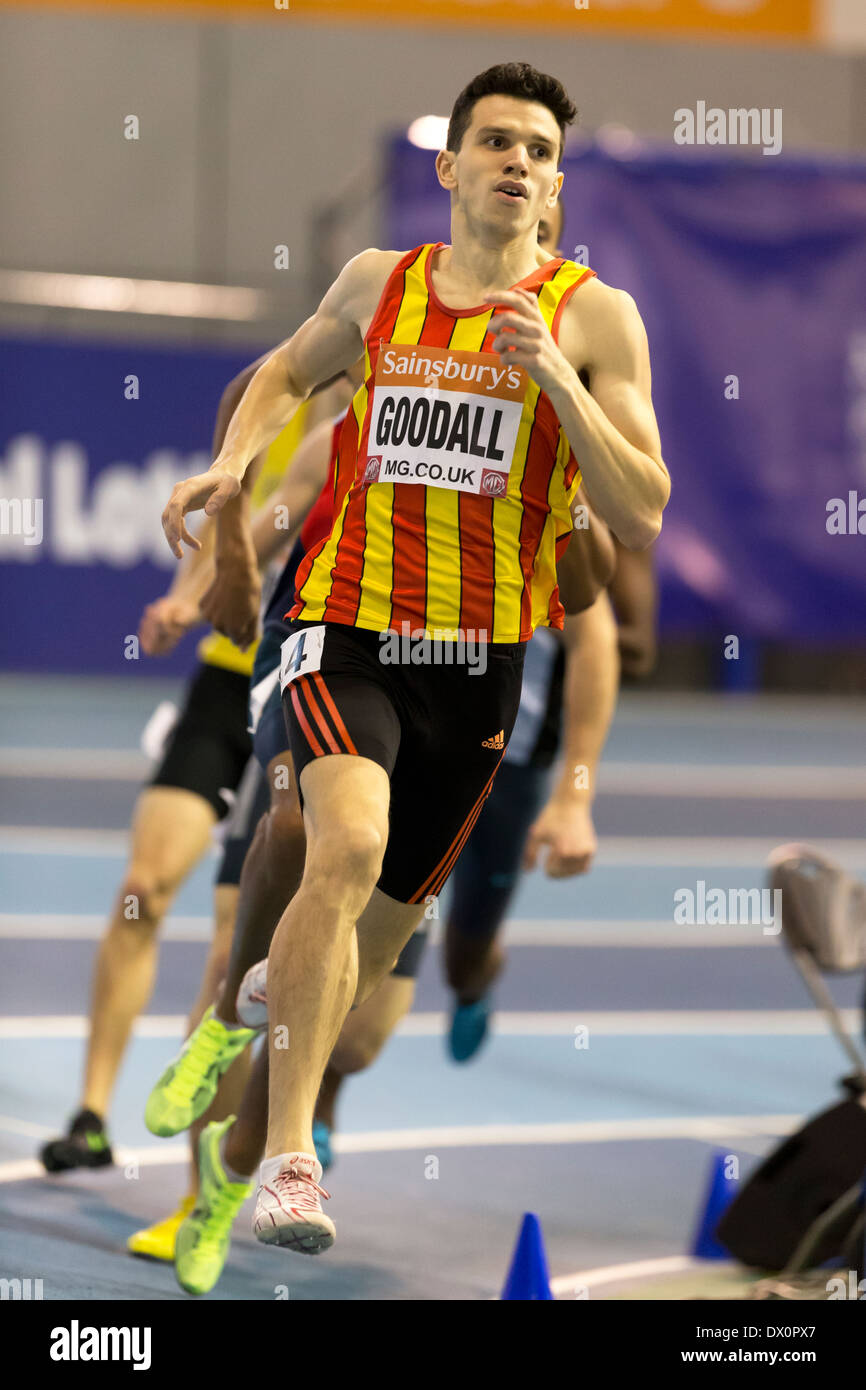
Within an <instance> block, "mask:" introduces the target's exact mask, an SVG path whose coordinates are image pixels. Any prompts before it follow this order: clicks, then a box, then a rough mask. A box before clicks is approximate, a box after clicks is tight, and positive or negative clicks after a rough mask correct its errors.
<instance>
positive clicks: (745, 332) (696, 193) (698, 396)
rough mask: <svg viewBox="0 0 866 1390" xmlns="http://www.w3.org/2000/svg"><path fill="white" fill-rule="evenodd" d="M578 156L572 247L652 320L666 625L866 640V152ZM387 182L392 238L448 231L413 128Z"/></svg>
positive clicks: (704, 631) (396, 149)
mask: <svg viewBox="0 0 866 1390" xmlns="http://www.w3.org/2000/svg"><path fill="white" fill-rule="evenodd" d="M563 167H564V171H565V184H564V187H563V194H562V198H563V203H564V206H565V213H566V224H565V231H564V234H563V239H562V240H563V248H562V249H563V250H564V251H565V254H566V255H569V256H573V257H574V259H577V260H581V261H584V262H585V263H587V264H589V265H591V266H592V267H593V269H594V270H596V271H597V272H598V274H599V275H600V276H601V278H602V279H603V280H605V281H606V282H608V283H609V284H612V285H615V286H617V287H619V288H621V289H625V290H628V291H629V293H630V294H632V295H633V296H634V298H635V300H636V301H637V305H638V308H639V309H640V312H641V314H642V316H643V319H644V322H645V323H646V326H647V332H648V335H649V342H650V350H651V354H652V366H653V397H654V401H655V406H656V411H657V414H658V418H659V425H660V428H661V436H662V446H663V450H664V457H665V460H666V462H667V464H668V466H669V468H670V471H671V475H672V478H673V495H672V499H671V503H670V505H669V508H668V511H667V513H666V519H665V526H664V530H663V533H662V537H661V539H660V542H659V548H658V555H659V569H660V576H661V581H662V625H663V629H664V630H665V631H666V632H667V633H669V634H671V633H674V632H677V633H691V634H700V635H710V634H717V633H719V632H721V633H724V634H727V633H734V634H737V635H739V636H741V637H762V638H778V639H782V640H786V641H790V642H794V643H797V642H810V641H813V640H820V639H823V638H826V639H834V638H838V639H844V640H856V641H859V640H862V639H863V636H864V634H866V166H863V165H860V164H858V165H852V164H850V163H842V162H827V163H811V162H801V161H791V160H787V159H786V158H785V157H784V156H781V157H773V158H767V157H759V158H756V159H744V158H731V157H730V156H729V155H727V154H726V153H725V154H722V155H720V156H715V155H714V156H713V157H711V158H708V157H695V156H691V155H689V156H688V157H683V158H674V157H672V156H671V155H670V154H669V153H665V154H663V155H659V154H657V153H654V152H649V153H648V152H646V151H642V152H638V153H636V154H635V155H633V156H632V157H620V158H616V157H614V156H612V155H610V154H608V153H606V152H604V151H602V150H600V149H598V148H594V147H591V148H588V149H586V150H585V151H582V152H580V153H575V154H571V155H568V156H566V159H565V162H564V166H563ZM387 189H388V227H387V230H388V236H387V241H386V244H387V245H389V246H394V247H410V246H417V245H419V244H420V243H422V242H425V241H445V242H447V241H448V240H449V209H448V197H447V194H446V193H444V192H443V191H442V189H441V188H440V187H439V185H438V183H437V181H436V177H435V173H434V170H433V154H432V153H431V152H430V151H427V150H420V149H417V148H415V147H414V146H412V145H410V144H408V143H407V142H406V141H404V140H400V141H395V142H394V144H393V145H392V146H391V148H390V152H389V159H388V171H387ZM576 248H577V249H576ZM578 293H579V291H578ZM834 499H835V501H834ZM858 522H859V525H860V526H861V528H862V533H858V530H857V527H858ZM852 532H853V533H852Z"/></svg>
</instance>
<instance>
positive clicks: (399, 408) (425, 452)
mask: <svg viewBox="0 0 866 1390" xmlns="http://www.w3.org/2000/svg"><path fill="white" fill-rule="evenodd" d="M528 381H529V378H528V376H527V374H526V372H525V371H524V370H523V368H522V367H514V366H511V367H509V366H505V365H504V364H503V362H502V361H501V359H500V357H499V356H498V354H497V353H495V352H460V351H457V350H452V349H449V348H433V347H403V346H400V345H398V344H394V343H384V344H383V345H382V348H381V350H380V352H379V360H378V363H377V365H376V376H375V381H374V388H373V410H372V414H371V417H370V432H369V436H368V444H367V466H366V471H365V473H364V479H363V481H364V485H365V486H368V485H369V484H371V483H424V484H426V485H427V486H428V487H444V488H450V489H452V490H454V491H457V492H473V493H476V494H477V495H478V496H481V497H504V496H505V493H506V490H507V488H508V474H509V471H510V469H511V465H512V462H513V460H514V449H515V446H516V444H517V432H518V430H519V428H520V418H521V415H522V413H523V400H524V397H525V395H526V388H527V384H528Z"/></svg>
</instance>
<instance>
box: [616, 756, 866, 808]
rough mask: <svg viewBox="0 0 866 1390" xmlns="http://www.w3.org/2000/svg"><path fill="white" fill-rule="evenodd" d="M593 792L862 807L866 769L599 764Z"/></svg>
mask: <svg viewBox="0 0 866 1390" xmlns="http://www.w3.org/2000/svg"><path fill="white" fill-rule="evenodd" d="M598 790H599V791H600V792H601V793H602V794H604V793H605V792H606V793H608V794H611V795H617V796H681V797H701V798H704V797H708V798H711V799H712V800H728V799H741V800H747V801H769V800H776V799H778V798H782V799H783V800H788V799H794V800H796V799H800V798H802V799H803V800H809V801H864V800H866V769H864V768H862V767H827V766H826V765H822V766H817V765H815V766H807V765H802V766H796V765H795V766H791V765H784V766H781V767H779V766H767V765H762V764H757V765H756V764H755V763H615V762H608V763H605V762H602V764H601V766H600V768H599V774H598Z"/></svg>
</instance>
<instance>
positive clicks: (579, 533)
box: [556, 492, 616, 613]
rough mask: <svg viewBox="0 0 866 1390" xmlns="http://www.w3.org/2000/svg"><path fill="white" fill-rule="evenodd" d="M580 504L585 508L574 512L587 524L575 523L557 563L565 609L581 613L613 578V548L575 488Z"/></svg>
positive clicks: (608, 535)
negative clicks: (575, 525) (578, 525)
mask: <svg viewBox="0 0 866 1390" xmlns="http://www.w3.org/2000/svg"><path fill="white" fill-rule="evenodd" d="M578 499H579V505H580V506H581V507H583V508H584V510H583V511H581V512H579V513H578V510H577V507H574V508H573V514H574V515H575V516H578V517H579V519H580V521H581V522H583V521H586V523H587V525H586V526H580V527H575V530H574V534H573V535H572V537H571V539H570V540H569V542H568V545H567V546H566V548H565V553H564V555H563V556H562V557H561V558H560V560H559V563H558V564H557V566H556V578H557V582H558V584H559V597H560V601H561V603H562V606H563V608H564V609H565V611H566V613H582V612H583V611H584V609H585V608H589V607H590V605H591V604H593V603H595V600H596V599H597V598H598V595H599V594H600V593H601V591H602V589H606V588H607V586H608V584H609V583H610V582H611V580H612V578H613V573H614V569H615V567H616V551H615V550H614V544H613V538H612V537H611V534H610V532H609V530H608V529H607V527H606V526H605V524H604V522H603V521H599V519H598V517H597V516H595V515H594V513H593V511H592V509H591V508H590V507H588V506H587V505H586V502H585V499H584V498H583V496H582V493H581V492H578Z"/></svg>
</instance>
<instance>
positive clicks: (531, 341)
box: [489, 280, 670, 550]
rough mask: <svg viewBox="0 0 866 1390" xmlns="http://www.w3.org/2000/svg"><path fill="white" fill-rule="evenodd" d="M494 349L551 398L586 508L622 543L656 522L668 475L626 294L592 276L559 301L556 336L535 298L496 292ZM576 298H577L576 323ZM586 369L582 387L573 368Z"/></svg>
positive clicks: (633, 543)
mask: <svg viewBox="0 0 866 1390" xmlns="http://www.w3.org/2000/svg"><path fill="white" fill-rule="evenodd" d="M496 302H497V305H499V304H502V305H503V306H504V312H500V311H498V310H497V313H496V314H494V316H493V317H492V318H491V320H490V324H489V329H490V331H491V332H493V333H494V334H495V337H494V341H493V349H494V351H495V352H498V353H500V354H501V355H502V357H503V361H507V362H513V363H515V364H516V365H517V366H520V367H524V368H525V369H526V371H527V372H528V373H529V375H530V376H531V377H532V379H533V381H535V382H536V384H537V385H538V386H540V387H541V389H542V390H543V391H544V392H546V394H547V395H548V396H549V397H550V401H551V404H552V405H553V408H554V410H555V411H556V414H557V416H558V418H559V422H560V424H561V425H562V428H563V429H564V431H565V433H566V436H567V437H568V440H569V443H570V444H571V447H572V450H573V452H574V455H575V457H576V458H577V460H578V462H579V464H580V471H581V474H582V477H583V483H584V486H585V488H586V493H587V496H588V498H589V500H590V502H591V503H592V506H593V508H594V509H595V511H596V512H597V513H598V515H599V516H600V517H601V519H602V521H605V522H607V524H608V526H609V527H610V529H611V530H612V531H613V533H614V535H615V536H616V537H617V538H618V539H619V540H621V541H622V543H623V545H625V546H626V547H627V548H628V549H629V550H643V549H644V548H645V547H646V546H648V545H650V544H651V543H652V542H653V541H654V540H655V538H656V536H657V535H658V533H659V531H660V530H661V522H662V512H663V511H664V508H665V506H666V505H667V501H668V498H669V496H670V477H669V475H668V471H667V468H666V467H665V464H664V461H663V459H662V455H661V442H660V440H659V432H658V425H657V423H656V418H655V412H654V411H653V406H652V394H651V383H650V361H649V349H648V347H647V337H646V331H645V329H644V326H643V323H642V321H641V317H640V314H639V313H638V310H637V306H636V305H635V302H634V300H633V299H632V298H631V296H630V295H628V294H626V293H625V292H624V291H622V290H615V289H612V288H611V287H610V286H609V285H605V284H603V283H602V282H601V281H599V280H592V281H590V282H589V283H588V284H587V285H586V286H585V288H582V289H580V290H579V291H578V294H577V295H576V296H575V298H574V299H572V300H571V301H570V303H569V304H568V305H567V307H566V310H565V312H564V314H563V317H562V324H561V327H560V330H559V342H558V343H557V342H555V341H554V338H553V335H552V333H551V332H550V329H549V328H548V327H547V324H546V323H545V321H544V318H543V316H542V313H541V310H540V308H539V306H538V300H537V298H536V296H535V295H534V294H530V293H529V292H528V291H526V290H507V291H501V292H497V295H496ZM575 303H579V306H580V310H579V314H580V317H579V321H578V318H577V311H576V310H575V309H574V307H573V306H574V305H575ZM584 367H585V368H586V369H587V371H588V373H589V390H587V388H586V387H585V386H584V384H583V382H582V381H581V380H580V378H579V376H578V372H579V371H580V370H581V369H583V368H584Z"/></svg>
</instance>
